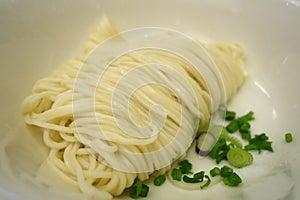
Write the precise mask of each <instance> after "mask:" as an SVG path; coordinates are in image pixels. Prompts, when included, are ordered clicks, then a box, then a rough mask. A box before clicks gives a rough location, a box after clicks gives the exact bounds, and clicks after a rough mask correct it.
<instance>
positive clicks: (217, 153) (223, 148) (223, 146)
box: [208, 126, 243, 164]
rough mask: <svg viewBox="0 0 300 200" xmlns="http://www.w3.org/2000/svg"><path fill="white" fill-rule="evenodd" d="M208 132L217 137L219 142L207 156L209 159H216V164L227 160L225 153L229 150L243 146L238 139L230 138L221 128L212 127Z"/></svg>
mask: <svg viewBox="0 0 300 200" xmlns="http://www.w3.org/2000/svg"><path fill="white" fill-rule="evenodd" d="M209 131H210V132H211V133H212V135H214V136H217V135H219V140H218V141H217V142H216V144H215V145H214V146H213V148H212V149H211V151H210V152H209V154H208V155H209V156H210V157H211V158H213V159H216V163H217V164H219V163H220V162H221V161H222V160H227V153H228V151H229V150H230V149H231V148H233V147H238V148H242V146H243V145H242V143H241V141H240V140H239V139H238V138H236V137H234V136H231V135H230V134H229V133H228V131H227V130H226V128H225V127H223V126H214V127H212V128H211V129H210V130H209ZM227 142H230V144H227Z"/></svg>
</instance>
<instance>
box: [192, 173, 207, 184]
mask: <svg viewBox="0 0 300 200" xmlns="http://www.w3.org/2000/svg"><path fill="white" fill-rule="evenodd" d="M204 174H205V172H204V171H200V172H197V173H196V174H194V177H193V178H195V179H198V180H200V182H202V181H203V177H204Z"/></svg>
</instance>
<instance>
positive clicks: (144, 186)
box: [140, 184, 149, 197]
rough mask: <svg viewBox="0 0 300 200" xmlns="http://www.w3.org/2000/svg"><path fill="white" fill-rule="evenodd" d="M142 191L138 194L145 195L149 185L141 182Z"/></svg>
mask: <svg viewBox="0 0 300 200" xmlns="http://www.w3.org/2000/svg"><path fill="white" fill-rule="evenodd" d="M142 186H143V187H142V191H141V194H140V197H147V195H148V192H149V186H147V185H145V184H143V185H142Z"/></svg>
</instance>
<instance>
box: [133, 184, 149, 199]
mask: <svg viewBox="0 0 300 200" xmlns="http://www.w3.org/2000/svg"><path fill="white" fill-rule="evenodd" d="M148 192H149V187H148V186H147V185H145V184H143V182H142V181H140V180H139V181H137V182H135V183H133V184H132V186H131V187H130V197H131V198H133V199H137V198H139V197H146V196H147V195H148Z"/></svg>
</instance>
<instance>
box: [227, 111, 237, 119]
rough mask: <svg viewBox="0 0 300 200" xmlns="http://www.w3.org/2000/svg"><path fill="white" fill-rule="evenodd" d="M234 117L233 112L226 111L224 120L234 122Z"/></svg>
mask: <svg viewBox="0 0 300 200" xmlns="http://www.w3.org/2000/svg"><path fill="white" fill-rule="evenodd" d="M235 115H236V113H235V112H232V111H229V110H226V113H225V120H227V121H231V120H234V118H235Z"/></svg>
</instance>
